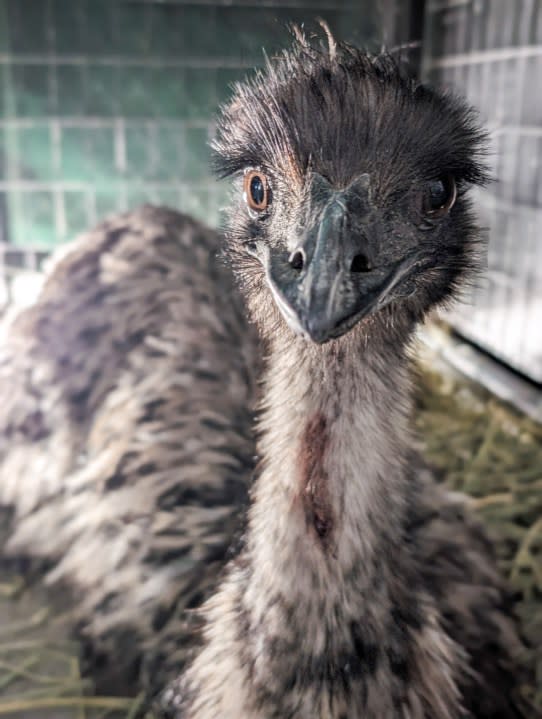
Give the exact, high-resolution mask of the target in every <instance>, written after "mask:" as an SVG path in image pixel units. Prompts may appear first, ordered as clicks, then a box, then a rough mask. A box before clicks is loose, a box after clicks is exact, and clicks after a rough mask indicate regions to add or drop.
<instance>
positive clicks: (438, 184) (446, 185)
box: [423, 175, 457, 218]
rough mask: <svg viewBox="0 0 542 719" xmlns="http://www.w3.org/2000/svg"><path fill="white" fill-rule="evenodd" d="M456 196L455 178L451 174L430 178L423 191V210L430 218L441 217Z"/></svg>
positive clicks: (451, 205)
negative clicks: (436, 178) (435, 178)
mask: <svg viewBox="0 0 542 719" xmlns="http://www.w3.org/2000/svg"><path fill="white" fill-rule="evenodd" d="M456 197H457V189H456V186H455V180H454V178H453V177H452V176H451V175H446V176H445V177H441V178H439V179H438V180H432V181H431V182H429V183H428V184H427V186H426V189H425V192H424V196H423V212H424V214H425V215H427V216H428V217H431V218H433V217H435V218H436V217H443V216H444V215H445V214H446V213H447V212H449V211H450V210H451V208H452V207H453V204H454V202H455V198H456Z"/></svg>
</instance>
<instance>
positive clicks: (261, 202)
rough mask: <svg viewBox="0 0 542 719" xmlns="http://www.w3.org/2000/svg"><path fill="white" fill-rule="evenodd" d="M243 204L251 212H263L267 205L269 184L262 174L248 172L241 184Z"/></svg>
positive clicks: (252, 171)
mask: <svg viewBox="0 0 542 719" xmlns="http://www.w3.org/2000/svg"><path fill="white" fill-rule="evenodd" d="M243 195H244V198H245V202H246V203H247V205H248V206H249V207H250V209H251V210H254V211H255V212H263V211H264V210H266V209H267V207H268V205H269V184H268V182H267V177H266V176H265V175H264V174H263V172H259V171H258V170H250V171H249V172H247V173H246V174H245V178H244V182H243Z"/></svg>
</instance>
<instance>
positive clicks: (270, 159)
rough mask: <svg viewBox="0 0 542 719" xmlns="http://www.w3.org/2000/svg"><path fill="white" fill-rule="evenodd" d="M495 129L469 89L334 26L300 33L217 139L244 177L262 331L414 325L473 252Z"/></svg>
mask: <svg viewBox="0 0 542 719" xmlns="http://www.w3.org/2000/svg"><path fill="white" fill-rule="evenodd" d="M484 140H485V137H484V134H483V132H481V130H480V129H479V128H478V127H477V125H476V121H475V116H474V113H473V112H472V110H471V109H470V108H468V107H467V106H466V105H465V104H464V103H463V102H462V101H461V100H460V99H458V98H457V97H454V96H452V95H449V94H448V95H447V94H443V93H439V92H437V91H435V90H432V89H430V88H428V87H425V86H423V85H420V84H417V83H416V82H414V81H413V80H412V79H409V78H408V77H407V76H406V75H405V73H404V72H403V70H402V69H401V67H400V66H399V65H398V64H397V63H396V61H395V60H394V59H393V58H392V57H391V56H389V55H386V54H382V55H369V54H367V53H364V52H362V51H359V50H356V49H354V48H352V47H349V46H347V45H335V43H334V42H333V41H332V40H330V48H329V50H324V49H323V48H321V47H313V46H311V45H309V44H308V43H307V42H306V41H305V40H304V39H303V38H300V39H299V40H298V41H297V42H296V43H295V44H294V47H293V48H292V49H291V50H289V51H288V52H285V53H284V54H283V55H282V56H280V57H279V58H276V59H275V60H274V61H273V62H268V64H267V67H266V68H265V70H263V71H261V72H259V73H257V74H256V76H255V77H254V78H253V79H252V80H249V81H247V82H245V83H244V84H240V85H237V86H236V88H235V92H234V96H233V99H232V100H231V102H230V103H229V105H227V106H226V107H225V108H224V109H223V112H222V116H221V119H220V123H219V132H218V138H217V140H216V142H215V146H214V148H215V151H216V155H217V165H218V169H219V172H220V173H221V174H222V176H230V175H233V176H235V177H236V178H237V181H236V183H235V196H234V202H233V206H232V207H231V209H230V214H229V226H228V232H227V242H228V252H229V255H230V257H231V258H232V263H233V266H234V269H235V270H236V273H237V275H238V277H239V278H240V280H241V284H242V286H243V287H244V289H245V292H246V295H247V297H248V300H249V307H250V309H251V313H252V315H253V317H254V318H255V320H256V321H257V322H258V324H259V325H260V327H261V329H262V331H263V332H264V334H266V333H267V334H270V333H276V332H277V331H280V330H282V331H287V332H288V331H293V332H295V333H296V334H300V335H303V336H305V337H306V338H310V340H312V341H313V342H316V343H319V344H321V343H324V342H327V341H328V340H334V339H335V340H336V339H337V338H340V337H342V336H343V335H346V334H347V333H348V334H349V335H352V334H354V335H355V334H356V333H360V332H361V333H363V334H364V335H365V337H366V338H367V336H369V337H370V336H371V334H376V333H377V332H379V331H380V334H382V331H384V332H385V333H388V334H389V333H390V332H391V333H393V332H403V334H404V335H405V336H406V335H407V334H408V331H409V330H410V329H411V327H412V323H413V322H415V321H417V320H418V319H420V318H421V317H423V315H424V314H425V313H426V312H427V311H428V310H429V309H430V308H431V307H432V306H433V305H435V304H436V303H440V302H443V301H444V300H446V299H447V298H448V297H449V296H451V294H452V293H453V291H454V290H455V288H456V287H457V286H458V284H459V281H460V280H461V279H462V278H463V277H464V276H465V275H466V274H468V273H469V271H471V270H472V269H473V268H474V267H475V264H476V254H477V253H476V252H475V248H476V244H477V229H476V223H475V220H474V218H473V216H472V214H471V210H470V207H469V202H468V199H467V197H466V190H467V188H468V186H469V185H471V184H473V183H482V182H484V180H485V179H486V174H485V170H484V167H483V164H482V162H481V158H482V156H483V150H484ZM288 328H289V329H288ZM353 328H355V331H354V330H353Z"/></svg>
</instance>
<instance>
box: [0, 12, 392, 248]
mask: <svg viewBox="0 0 542 719" xmlns="http://www.w3.org/2000/svg"><path fill="white" fill-rule="evenodd" d="M384 5H386V6H387V7H389V5H390V3H389V2H385V3H384ZM318 16H322V17H324V18H325V19H326V20H327V21H328V22H329V24H330V25H331V27H332V29H333V30H334V32H335V33H336V35H337V36H338V37H341V38H343V39H347V40H349V41H352V42H355V43H358V44H359V43H361V44H370V43H371V42H375V41H376V42H379V41H380V38H381V37H382V34H381V32H380V31H379V29H378V28H379V27H380V24H381V22H382V20H384V21H385V18H382V12H381V10H380V6H379V3H378V2H375V1H374V0H358V1H357V2H347V1H345V0H320V1H318V0H312V1H309V0H307V1H306V2H305V1H304V0H282V1H280V0H278V1H277V2H275V3H272V2H270V1H269V0H267V2H265V3H264V2H258V0H254V1H253V2H248V1H247V0H244V1H242V2H241V1H239V2H226V1H225V0H224V1H223V2H216V3H214V4H213V3H212V2H209V1H208V0H193V2H187V1H184V0H160V1H159V2H158V1H157V0H0V214H2V213H3V215H4V217H3V218H0V220H3V221H2V222H1V223H0V224H1V226H4V227H6V228H7V239H8V240H9V241H10V242H13V243H15V244H18V245H22V246H31V247H40V246H44V247H50V246H52V245H54V244H56V243H58V242H62V241H64V240H66V239H68V238H70V237H72V236H73V235H74V234H75V233H77V232H78V231H80V230H82V229H84V228H85V227H88V226H89V225H91V224H92V223H94V222H95V221H96V220H97V219H99V218H100V217H102V216H103V215H105V214H107V213H109V212H111V211H114V210H117V209H123V208H126V207H130V206H133V205H136V204H139V203H141V202H145V201H150V202H160V203H163V204H167V205H170V206H173V207H177V208H179V209H182V210H185V211H187V212H191V213H193V214H195V215H197V216H199V217H201V218H204V219H205V220H206V221H208V222H211V223H217V222H218V221H219V211H220V208H221V207H222V206H223V205H224V201H225V194H226V188H225V187H224V186H223V185H220V184H218V183H217V182H216V181H215V180H214V179H213V178H212V177H211V176H210V174H209V169H208V147H207V144H208V141H209V139H210V138H211V137H212V134H213V115H214V113H215V111H216V108H217V106H218V104H219V103H220V102H221V101H223V100H224V99H226V98H227V96H228V92H229V91H228V85H229V84H230V83H231V82H232V81H234V80H236V79H238V78H240V77H242V76H243V75H244V74H245V73H246V71H247V69H249V68H251V67H253V66H254V65H256V64H260V63H261V62H262V58H263V56H262V47H264V46H265V48H266V50H267V52H268V53H272V52H273V51H275V50H276V49H278V48H279V47H281V46H283V45H284V44H285V43H287V42H288V34H287V32H286V30H285V26H286V25H287V24H288V23H291V22H297V23H303V22H305V23H306V24H307V25H309V24H311V23H312V22H313V21H314V18H315V17H318Z"/></svg>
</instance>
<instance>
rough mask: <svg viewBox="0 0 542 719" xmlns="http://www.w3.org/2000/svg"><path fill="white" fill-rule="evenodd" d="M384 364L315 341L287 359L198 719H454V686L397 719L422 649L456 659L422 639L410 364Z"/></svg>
mask: <svg viewBox="0 0 542 719" xmlns="http://www.w3.org/2000/svg"><path fill="white" fill-rule="evenodd" d="M383 352H384V350H383ZM383 352H382V354H378V353H377V354H374V353H371V351H370V350H369V349H367V348H365V347H359V346H357V347H356V346H355V345H354V343H353V342H352V343H350V344H348V343H347V342H344V343H341V344H340V345H337V344H336V345H335V346H333V345H331V344H330V345H326V346H325V347H323V348H314V347H313V346H310V345H307V344H306V343H305V342H304V341H303V340H301V339H295V340H294V341H292V342H291V344H290V345H289V346H287V347H280V346H275V347H274V348H273V349H272V352H271V356H270V360H269V366H268V372H267V376H266V382H265V389H264V403H263V414H262V419H261V423H260V431H261V440H260V445H259V449H260V455H261V457H262V462H261V467H260V474H259V477H258V479H257V480H256V483H255V486H254V488H253V495H252V506H251V509H250V513H249V525H248V530H247V535H246V543H245V547H244V550H243V552H242V553H241V555H240V556H239V557H238V559H237V560H236V562H235V563H233V565H232V568H231V571H230V573H229V574H228V576H227V578H226V580H225V581H224V583H223V584H222V586H221V589H220V590H219V592H218V594H217V595H216V596H215V597H214V598H213V599H212V600H211V601H210V602H209V603H208V604H207V607H206V617H207V627H206V629H205V633H204V636H205V640H206V646H205V647H204V649H203V651H202V652H201V653H200V654H199V655H198V657H197V658H196V660H195V662H194V664H193V666H192V667H191V669H190V670H189V672H188V674H187V676H186V677H185V680H184V682H183V683H181V684H180V686H179V692H180V697H181V698H182V700H183V702H187V704H186V707H187V708H186V709H185V713H183V714H181V716H182V717H183V719H184V717H190V719H192V718H194V719H196V718H197V719H210V718H211V717H218V716H220V717H224V718H229V717H230V716H231V717H239V716H241V717H242V718H243V719H260V718H261V719H263V717H265V718H266V719H269V717H274V716H277V717H278V716H295V717H296V718H297V717H300V718H303V719H304V718H305V717H307V718H308V717H314V716H318V717H329V719H335V717H337V718H339V717H348V718H350V717H352V718H353V717H359V716H361V715H363V716H364V717H366V718H367V719H369V718H371V719H372V717H374V718H375V719H376V717H378V718H379V719H382V717H384V716H386V717H388V716H389V717H394V716H403V715H404V716H409V717H411V718H412V719H417V718H418V717H423V716H426V714H425V713H424V712H425V711H426V710H427V709H428V707H429V714H427V715H431V716H432V717H435V719H441V717H442V718H444V717H451V716H455V714H454V713H453V708H452V709H451V710H450V711H451V712H452V713H450V714H449V713H448V709H447V708H445V707H444V706H441V707H440V708H439V706H438V705H442V704H443V703H446V702H448V704H449V706H452V703H453V701H454V693H455V686H454V685H453V680H452V679H451V678H450V679H449V682H448V680H447V682H448V683H445V685H444V686H443V685H442V684H439V683H438V682H435V681H434V677H431V678H430V681H431V682H432V683H433V685H434V688H436V690H437V692H438V693H439V694H440V697H438V698H436V699H435V704H434V705H433V704H431V705H427V704H426V705H425V706H424V707H422V703H421V700H418V699H414V700H413V702H414V703H413V704H412V706H410V705H409V712H410V713H407V714H403V713H399V714H397V713H396V711H397V706H398V703H401V702H403V703H404V702H409V701H410V699H407V694H408V692H411V685H410V676H408V675H409V672H410V670H409V669H408V666H410V665H411V664H412V663H413V661H412V656H413V655H414V653H415V652H416V651H418V650H417V649H416V648H415V645H416V644H417V643H418V642H419V643H420V645H423V643H424V642H425V643H426V644H428V650H429V652H430V653H431V657H432V659H433V661H434V658H435V656H438V657H439V659H438V661H440V662H441V667H445V666H447V664H451V663H452V660H451V659H450V656H448V654H449V650H450V648H449V647H446V646H445V645H444V644H443V646H442V647H441V649H442V651H440V652H439V650H438V649H435V647H431V646H430V643H429V642H428V640H427V636H423V633H424V631H425V629H424V627H422V620H421V617H420V611H419V601H418V600H420V597H421V593H420V595H419V597H417V588H418V584H419V581H418V579H417V574H416V570H415V564H414V562H413V561H412V556H411V554H410V552H411V549H410V545H409V542H408V541H405V534H406V522H407V515H408V509H409V505H410V501H411V496H412V493H413V492H414V491H415V486H416V480H415V478H414V477H413V476H412V472H408V471H407V469H406V466H407V456H408V446H409V439H410V438H409V432H408V415H409V405H410V401H409V394H410V390H409V381H408V377H407V367H406V365H407V362H406V360H405V358H404V357H402V356H400V354H399V352H398V350H397V348H396V349H395V355H393V354H387V355H386V356H384V354H383ZM420 592H421V590H420ZM412 597H417V598H416V600H413V599H412ZM420 601H421V600H420ZM400 613H403V614H404V613H406V614H405V616H404V617H403V616H402V615H401V616H400ZM433 619H434V618H433ZM433 619H431V617H429V620H428V622H429V623H428V625H427V629H428V630H430V631H434V630H435V624H434V625H433V626H432V627H431V622H432V621H433ZM424 621H425V619H424ZM405 623H406V624H405ZM398 624H405V626H406V625H408V627H409V628H408V629H407V631H405V630H404V629H403V630H398V629H397V626H398ZM410 628H411V629H412V631H413V632H414V631H416V632H417V634H416V637H414V634H413V635H412V637H411V636H410V635H409V632H410ZM407 634H408V636H407ZM423 651H425V649H424V650H423ZM439 654H440V655H441V656H439ZM422 660H423V658H422ZM407 665H408V666H407ZM444 671H446V670H444ZM450 677H451V674H450ZM448 684H449V685H448ZM422 691H424V692H425V693H428V690H427V688H424V689H423V690H422ZM429 691H430V690H429ZM411 693H412V692H411ZM191 696H193V697H195V699H193V700H192V699H191ZM382 697H384V698H382ZM181 698H179V702H180V701H181ZM192 701H193V703H190V702H192ZM217 706H219V707H220V711H219V712H218V713H217V712H216V707H217ZM241 707H242V710H241V709H240V708H241ZM371 707H373V708H371ZM360 712H361V713H362V714H360Z"/></svg>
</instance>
